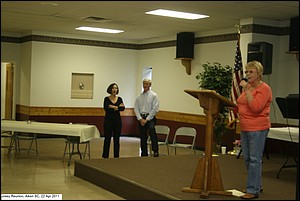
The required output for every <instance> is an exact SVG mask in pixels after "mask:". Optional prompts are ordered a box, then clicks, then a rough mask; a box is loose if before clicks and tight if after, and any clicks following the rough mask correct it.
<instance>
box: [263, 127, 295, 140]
mask: <svg viewBox="0 0 300 201" xmlns="http://www.w3.org/2000/svg"><path fill="white" fill-rule="evenodd" d="M268 138H272V139H276V140H283V141H288V142H295V143H299V128H298V127H279V128H270V131H269V134H268Z"/></svg>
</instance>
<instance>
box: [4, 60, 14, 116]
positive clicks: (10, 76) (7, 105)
mask: <svg viewBox="0 0 300 201" xmlns="http://www.w3.org/2000/svg"><path fill="white" fill-rule="evenodd" d="M13 83H14V65H13V63H1V119H12V118H13V99H14V97H13V94H14V93H13Z"/></svg>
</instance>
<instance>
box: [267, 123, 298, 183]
mask: <svg viewBox="0 0 300 201" xmlns="http://www.w3.org/2000/svg"><path fill="white" fill-rule="evenodd" d="M268 138H271V139H276V140H283V141H287V142H293V144H291V145H289V146H288V147H289V148H290V149H293V150H292V153H293V154H294V164H291V165H288V161H289V153H288V151H287V157H286V160H285V161H284V163H283V165H282V166H281V167H280V169H279V170H278V173H277V178H279V174H280V172H281V170H282V169H283V168H289V167H297V163H298V160H297V158H296V154H298V151H296V152H297V153H295V146H299V145H298V144H299V127H279V128H270V131H269V134H268ZM295 143H298V144H295Z"/></svg>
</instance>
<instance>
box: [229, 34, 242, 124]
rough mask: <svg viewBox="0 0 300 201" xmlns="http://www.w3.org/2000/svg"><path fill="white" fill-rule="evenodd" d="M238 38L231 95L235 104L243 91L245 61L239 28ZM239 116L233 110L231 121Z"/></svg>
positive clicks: (230, 116)
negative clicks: (242, 81) (241, 83)
mask: <svg viewBox="0 0 300 201" xmlns="http://www.w3.org/2000/svg"><path fill="white" fill-rule="evenodd" d="M237 38H238V41H237V44H236V51H235V60H234V72H233V79H232V87H231V96H230V99H231V101H232V102H234V103H235V104H236V100H237V99H238V97H239V96H240V94H241V93H242V91H241V88H240V87H239V84H240V82H241V80H242V78H243V63H242V54H241V49H240V30H238V34H237ZM237 118H238V116H237V114H236V113H234V112H233V111H231V112H230V115H229V122H233V121H234V120H235V119H237Z"/></svg>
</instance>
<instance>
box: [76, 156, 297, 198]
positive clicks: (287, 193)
mask: <svg viewBox="0 0 300 201" xmlns="http://www.w3.org/2000/svg"><path fill="white" fill-rule="evenodd" d="M201 157H203V155H201V154H196V155H193V154H192V155H177V156H174V155H172V156H160V157H157V158H154V157H124V158H116V159H115V158H108V159H85V160H77V161H75V169H74V175H75V176H76V177H79V178H81V179H84V180H86V181H88V182H91V183H93V184H95V185H97V186H99V187H101V188H104V189H106V190H108V191H110V192H112V193H114V194H116V195H118V196H120V197H123V198H124V199H128V200H199V199H202V198H200V194H198V193H189V192H183V191H182V189H183V188H184V187H190V186H191V184H192V181H193V178H194V173H195V170H196V167H197V164H198V161H199V160H200V158H201ZM214 157H216V158H217V161H218V164H219V169H220V172H221V177H222V183H223V187H224V190H232V189H236V190H239V191H241V189H244V188H245V185H246V176H247V175H246V169H245V166H244V161H243V159H242V158H240V159H237V158H236V156H234V155H219V156H214ZM284 159H285V158H284V156H273V155H271V156H270V159H269V160H267V159H265V158H264V161H263V163H264V164H263V186H264V192H263V193H262V194H261V195H260V197H259V198H258V199H259V200H293V199H295V192H296V169H295V168H293V169H286V170H284V171H283V172H282V173H281V178H280V179H277V178H276V175H277V171H278V169H279V168H280V167H281V165H282V162H283V161H284ZM208 199H211V200H220V199H222V200H235V199H238V200H240V198H239V197H236V196H225V195H213V194H210V195H209V197H208Z"/></svg>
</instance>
